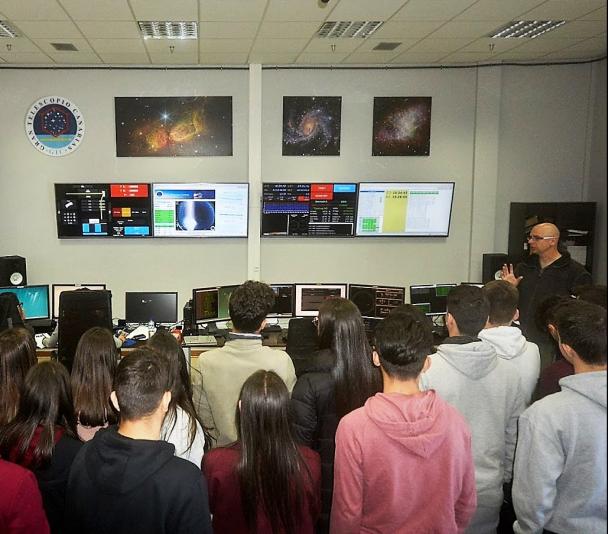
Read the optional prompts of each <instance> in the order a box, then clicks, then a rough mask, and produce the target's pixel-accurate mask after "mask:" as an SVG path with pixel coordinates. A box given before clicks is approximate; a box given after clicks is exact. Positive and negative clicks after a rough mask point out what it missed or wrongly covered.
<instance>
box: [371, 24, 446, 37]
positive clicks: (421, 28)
mask: <svg viewBox="0 0 608 534" xmlns="http://www.w3.org/2000/svg"><path fill="white" fill-rule="evenodd" d="M442 24H443V22H440V21H418V22H405V21H392V20H391V21H389V22H385V23H384V24H383V25H382V26H380V29H379V30H377V31H375V32H374V38H375V39H380V38H381V39H397V38H399V37H408V38H409V37H418V38H421V37H426V36H427V35H428V34H429V33H431V32H433V31H434V30H436V29H437V28H439V26H441V25H442Z"/></svg>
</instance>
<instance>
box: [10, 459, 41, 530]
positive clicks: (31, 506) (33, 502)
mask: <svg viewBox="0 0 608 534" xmlns="http://www.w3.org/2000/svg"><path fill="white" fill-rule="evenodd" d="M0 532H2V533H3V534H48V532H49V524H48V523H47V520H46V516H45V515H44V509H43V508H42V498H41V497H40V491H39V490H38V484H37V483H36V478H35V477H34V475H33V473H32V472H31V471H28V470H27V469H24V468H23V467H20V466H18V465H16V464H13V463H10V462H6V461H4V460H0Z"/></svg>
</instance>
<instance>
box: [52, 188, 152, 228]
mask: <svg viewBox="0 0 608 534" xmlns="http://www.w3.org/2000/svg"><path fill="white" fill-rule="evenodd" d="M55 206H56V215H57V236H58V237H59V238H69V237H150V236H152V225H151V209H150V185H149V184H126V183H103V184H55Z"/></svg>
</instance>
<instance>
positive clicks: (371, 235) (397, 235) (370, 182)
mask: <svg viewBox="0 0 608 534" xmlns="http://www.w3.org/2000/svg"><path fill="white" fill-rule="evenodd" d="M373 184H389V185H395V186H399V185H418V184H422V185H439V184H441V185H444V184H451V185H452V198H451V200H450V212H449V214H448V229H447V231H446V233H445V234H365V235H363V234H359V233H357V228H358V221H359V204H360V202H359V199H360V197H361V185H373ZM455 189H456V182H453V181H447V182H387V181H380V180H378V181H369V182H358V184H357V222H356V223H355V237H357V238H362V237H371V238H374V239H377V238H395V237H398V238H403V237H407V238H418V237H421V238H423V239H426V238H440V239H441V238H446V237H449V236H450V228H451V227H452V211H453V208H454V192H455Z"/></svg>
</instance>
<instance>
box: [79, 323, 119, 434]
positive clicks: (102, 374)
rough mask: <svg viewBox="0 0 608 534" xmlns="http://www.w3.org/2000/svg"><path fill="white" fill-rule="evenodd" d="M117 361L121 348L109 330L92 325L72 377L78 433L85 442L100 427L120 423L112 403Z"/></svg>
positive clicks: (80, 346)
mask: <svg viewBox="0 0 608 534" xmlns="http://www.w3.org/2000/svg"><path fill="white" fill-rule="evenodd" d="M117 362H118V351H117V350H116V344H115V343H114V337H113V336H112V332H110V331H109V330H108V329H106V328H100V327H94V328H91V329H89V330H87V331H86V332H85V333H84V334H83V335H82V337H81V338H80V341H78V346H77V347H76V354H75V355H74V362H73V364H72V376H71V379H72V395H73V397H74V411H75V413H76V417H77V422H78V424H77V430H78V436H79V437H80V439H81V440H82V441H89V440H90V439H92V438H93V436H94V435H95V433H96V432H97V431H98V430H99V429H100V428H105V427H107V426H108V425H113V424H116V423H117V422H118V417H117V416H116V413H115V412H114V408H113V406H112V404H111V402H110V393H112V379H113V377H114V371H115V370H116V365H117Z"/></svg>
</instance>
